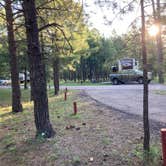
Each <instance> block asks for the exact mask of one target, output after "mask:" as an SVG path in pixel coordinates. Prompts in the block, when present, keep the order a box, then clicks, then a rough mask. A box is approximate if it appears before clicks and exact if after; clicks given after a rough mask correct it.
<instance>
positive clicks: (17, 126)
mask: <svg viewBox="0 0 166 166" xmlns="http://www.w3.org/2000/svg"><path fill="white" fill-rule="evenodd" d="M2 91H3V94H5V97H4V98H5V100H3V101H4V103H5V104H4V103H3V102H2V101H1V103H2V104H3V105H5V107H2V106H1V107H0V123H1V126H0V147H1V148H0V161H3V163H2V165H14V166H16V165H26V164H25V163H30V161H31V160H32V161H33V160H38V159H36V158H35V159H34V156H36V154H40V155H41V156H40V155H39V156H38V155H37V158H40V159H43V160H46V161H47V162H48V163H54V161H55V160H57V158H58V156H59V151H58V150H57V149H58V148H57V146H56V143H57V141H58V139H59V136H62V135H65V134H66V132H68V130H66V129H65V127H66V126H67V125H71V124H72V123H73V122H74V123H77V121H80V120H81V115H80V114H77V115H75V116H71V114H72V113H73V101H75V94H76V93H77V92H76V91H69V92H68V98H67V100H66V101H64V94H63V92H62V91H61V92H60V94H59V95H58V96H53V90H51V91H49V92H48V93H49V96H51V97H49V110H50V111H49V112H50V119H51V123H52V125H53V128H54V129H55V131H56V132H57V133H58V136H57V135H56V136H55V137H54V138H52V139H49V140H46V139H44V138H43V137H38V138H37V139H35V134H36V129H35V124H34V114H33V104H32V102H29V96H28V95H29V94H30V93H29V92H28V90H27V91H23V95H24V98H23V99H24V102H23V107H24V111H23V112H22V113H18V114H12V113H11V106H7V104H10V101H9V100H10V98H9V96H10V90H9V89H4V90H2ZM1 95H2V94H1ZM1 95H0V96H1ZM26 101H27V102H26ZM71 121H73V122H71ZM57 127H58V129H57ZM46 154H49V156H47V155H46ZM16 156H19V157H16ZM43 156H44V158H43ZM8 162H9V163H8ZM4 163H5V164H4ZM30 165H31V164H30ZM32 165H33V164H32ZM39 165H42V164H41V163H40V162H39ZM48 165H49V164H48Z"/></svg>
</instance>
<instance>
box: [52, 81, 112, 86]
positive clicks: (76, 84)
mask: <svg viewBox="0 0 166 166" xmlns="http://www.w3.org/2000/svg"><path fill="white" fill-rule="evenodd" d="M50 85H51V86H53V82H52V81H51V82H50ZM60 85H62V86H102V85H111V82H96V83H92V82H90V81H85V82H82V83H81V82H74V81H69V80H68V81H66V82H65V81H60Z"/></svg>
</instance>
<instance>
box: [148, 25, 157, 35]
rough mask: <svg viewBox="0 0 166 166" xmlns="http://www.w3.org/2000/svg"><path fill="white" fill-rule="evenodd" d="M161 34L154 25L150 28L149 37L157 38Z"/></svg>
mask: <svg viewBox="0 0 166 166" xmlns="http://www.w3.org/2000/svg"><path fill="white" fill-rule="evenodd" d="M158 32H159V28H158V26H157V25H152V26H151V27H150V28H149V35H150V36H156V35H157V34H158Z"/></svg>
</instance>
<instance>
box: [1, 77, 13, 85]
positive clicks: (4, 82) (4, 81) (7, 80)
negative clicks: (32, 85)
mask: <svg viewBox="0 0 166 166" xmlns="http://www.w3.org/2000/svg"><path fill="white" fill-rule="evenodd" d="M0 85H1V86H7V85H11V80H10V79H6V78H2V77H1V78H0Z"/></svg>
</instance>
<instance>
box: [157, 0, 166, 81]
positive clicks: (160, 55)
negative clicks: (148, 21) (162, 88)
mask: <svg viewBox="0 0 166 166" xmlns="http://www.w3.org/2000/svg"><path fill="white" fill-rule="evenodd" d="M156 13H157V17H156V24H157V25H158V28H159V32H158V34H157V36H156V39H157V53H158V76H159V83H164V75H163V66H164V64H163V50H162V49H163V48H162V39H161V18H160V17H161V16H160V0H157V12H156Z"/></svg>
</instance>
